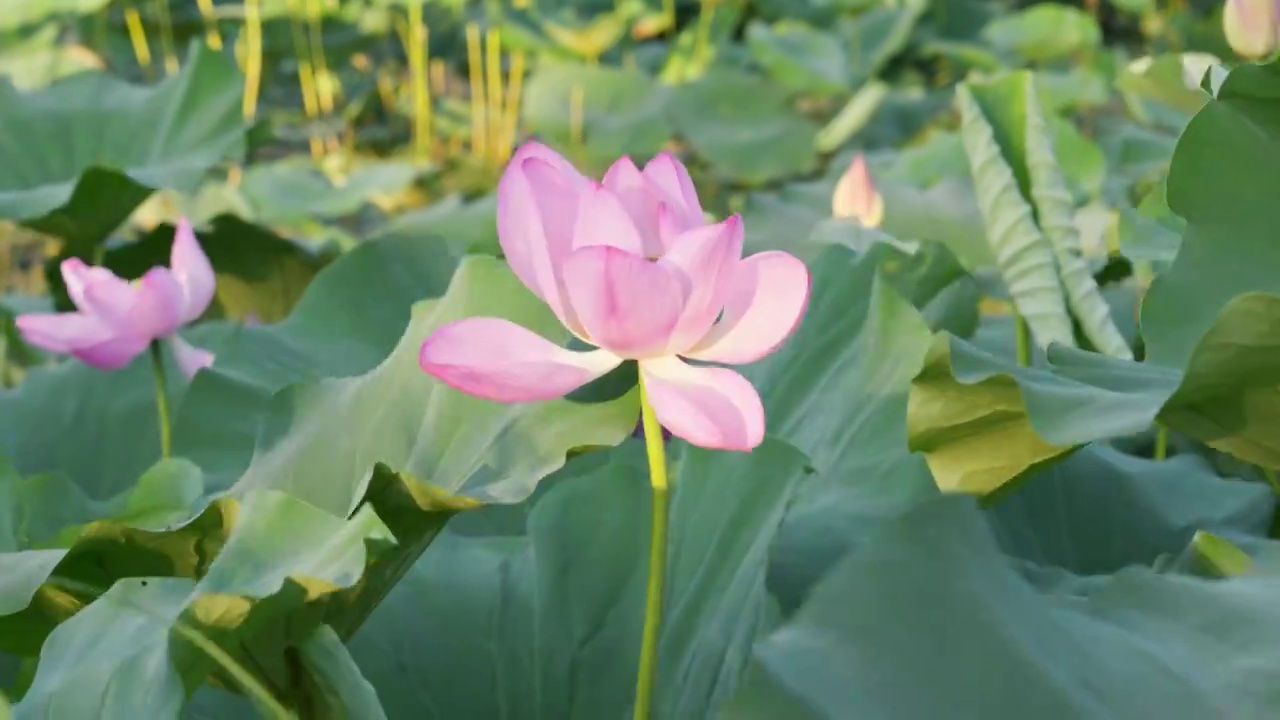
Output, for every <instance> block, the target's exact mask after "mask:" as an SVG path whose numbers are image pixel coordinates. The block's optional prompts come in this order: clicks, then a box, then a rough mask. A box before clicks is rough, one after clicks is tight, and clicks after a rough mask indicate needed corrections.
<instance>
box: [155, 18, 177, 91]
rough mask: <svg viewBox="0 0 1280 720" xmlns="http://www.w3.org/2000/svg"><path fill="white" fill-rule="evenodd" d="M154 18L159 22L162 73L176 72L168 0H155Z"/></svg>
mask: <svg viewBox="0 0 1280 720" xmlns="http://www.w3.org/2000/svg"><path fill="white" fill-rule="evenodd" d="M155 2H156V20H157V21H158V22H159V23H160V52H161V54H163V55H164V73H165V75H173V74H175V73H177V72H178V53H177V52H175V51H174V49H173V19H172V18H170V17H169V0H155Z"/></svg>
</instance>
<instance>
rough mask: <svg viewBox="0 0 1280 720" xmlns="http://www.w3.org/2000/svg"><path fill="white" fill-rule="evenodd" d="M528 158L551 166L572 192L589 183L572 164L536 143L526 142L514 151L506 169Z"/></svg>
mask: <svg viewBox="0 0 1280 720" xmlns="http://www.w3.org/2000/svg"><path fill="white" fill-rule="evenodd" d="M528 158H537V159H539V160H542V161H543V162H546V163H547V164H549V165H551V166H552V168H553V169H554V170H555V172H556V174H557V175H559V176H560V177H561V178H562V179H563V180H564V181H565V182H567V183H568V184H569V185H570V186H571V187H572V188H573V189H574V190H580V189H582V186H583V185H585V184H587V183H588V182H590V180H589V178H587V176H586V175H583V174H582V173H580V172H578V169H577V168H575V167H574V166H573V163H571V162H569V161H568V160H566V159H565V158H564V156H563V155H561V154H560V153H558V152H556V151H555V150H552V149H551V148H549V147H547V146H546V145H543V144H542V143H540V142H536V141H529V142H526V143H525V144H523V145H521V146H520V147H519V148H518V149H516V152H515V154H514V155H512V156H511V162H510V163H509V164H508V168H510V167H514V166H516V165H518V164H520V163H523V162H524V161H525V160H527V159H528Z"/></svg>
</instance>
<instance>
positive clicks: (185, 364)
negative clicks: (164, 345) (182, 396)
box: [169, 335, 214, 380]
mask: <svg viewBox="0 0 1280 720" xmlns="http://www.w3.org/2000/svg"><path fill="white" fill-rule="evenodd" d="M169 344H170V346H171V347H172V348H173V359H174V360H175V361H176V362H177V363H178V369H179V370H181V371H182V374H183V375H185V376H186V377H187V379H188V380H190V379H191V378H193V377H195V374H196V373H197V372H199V371H200V370H201V369H203V368H207V367H209V366H210V365H212V364H213V361H214V354H213V353H211V352H209V351H208V350H205V349H204V348H198V347H196V346H195V345H192V344H191V343H189V342H187V341H186V340H183V339H182V338H181V337H179V336H177V335H174V336H173V337H171V338H169Z"/></svg>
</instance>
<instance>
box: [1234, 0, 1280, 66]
mask: <svg viewBox="0 0 1280 720" xmlns="http://www.w3.org/2000/svg"><path fill="white" fill-rule="evenodd" d="M1222 31H1223V33H1224V34H1225V35H1226V36H1227V44H1229V45H1231V49H1232V50H1235V51H1236V54H1238V55H1240V56H1241V57H1246V58H1251V59H1260V58H1265V57H1269V56H1271V55H1272V54H1274V53H1275V52H1276V46H1277V44H1278V43H1280V0H1227V4H1226V6H1225V7H1223V9H1222Z"/></svg>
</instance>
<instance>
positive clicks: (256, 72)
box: [240, 0, 262, 122]
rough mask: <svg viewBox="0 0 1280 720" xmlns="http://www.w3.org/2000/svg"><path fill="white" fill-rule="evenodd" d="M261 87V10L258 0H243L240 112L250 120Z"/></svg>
mask: <svg viewBox="0 0 1280 720" xmlns="http://www.w3.org/2000/svg"><path fill="white" fill-rule="evenodd" d="M261 89H262V11H261V7H260V6H259V5H258V0H244V97H243V101H242V103H241V105H240V112H241V114H243V115H244V119H245V120H247V121H249V122H252V121H253V120H254V119H255V118H257V116H258V93H259V92H260V91H261Z"/></svg>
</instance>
